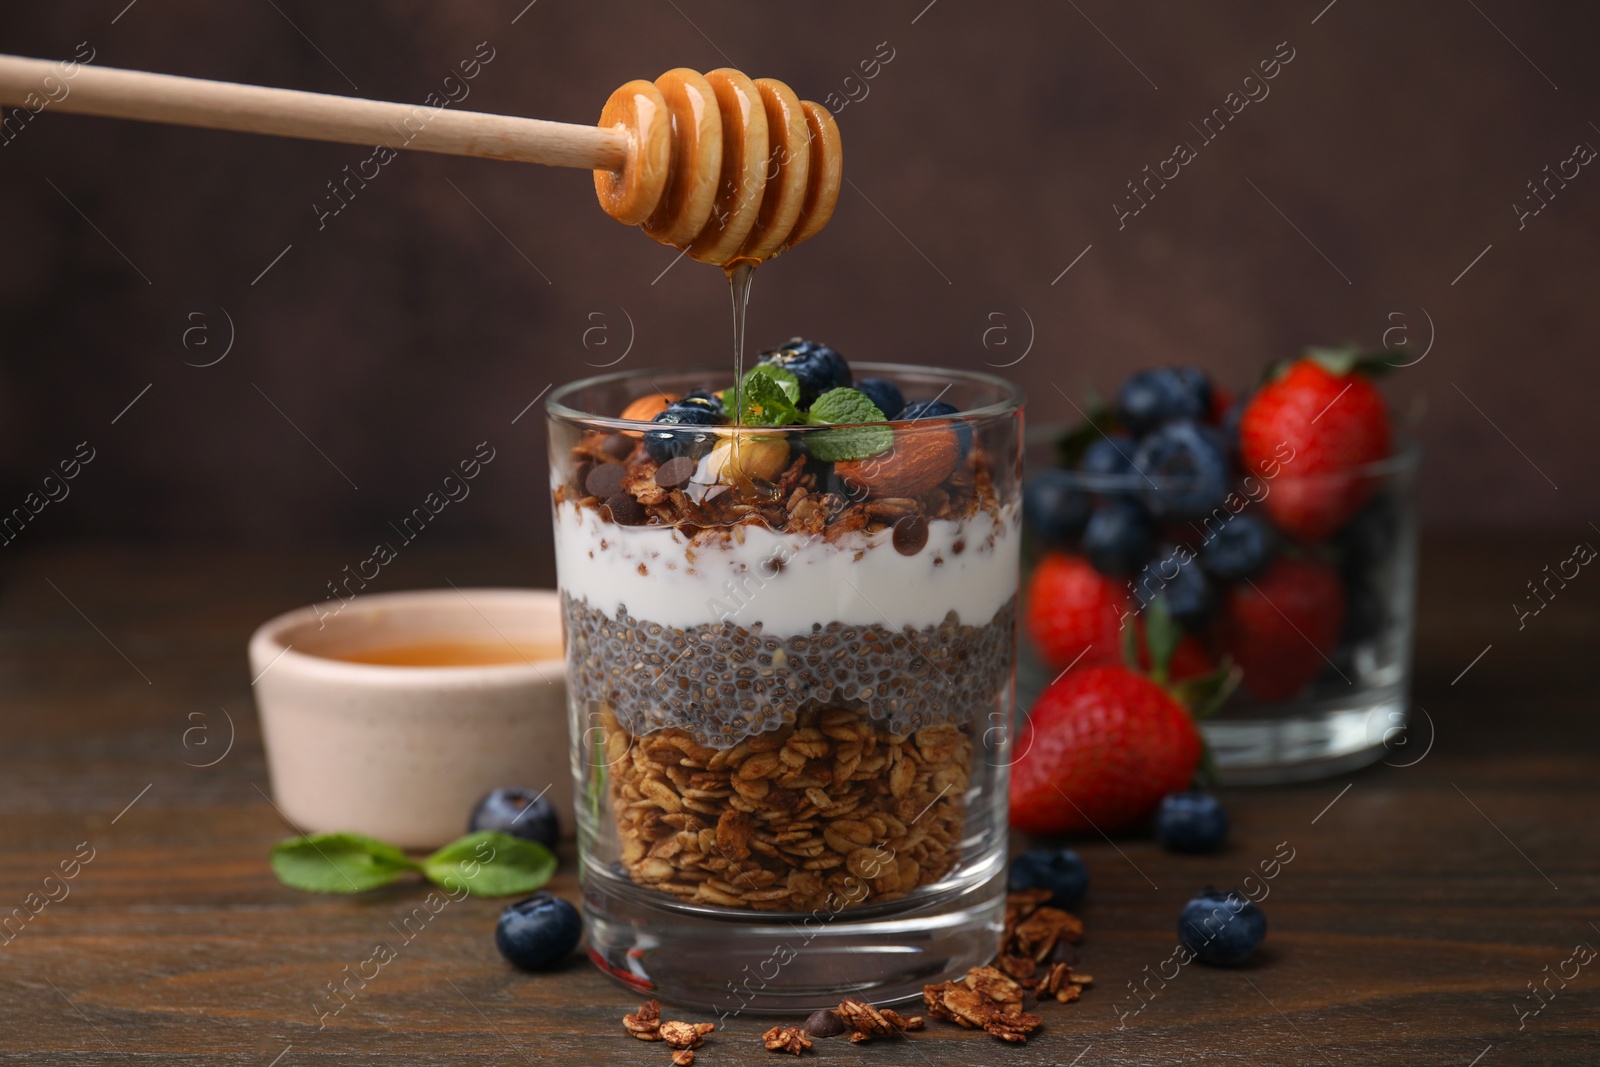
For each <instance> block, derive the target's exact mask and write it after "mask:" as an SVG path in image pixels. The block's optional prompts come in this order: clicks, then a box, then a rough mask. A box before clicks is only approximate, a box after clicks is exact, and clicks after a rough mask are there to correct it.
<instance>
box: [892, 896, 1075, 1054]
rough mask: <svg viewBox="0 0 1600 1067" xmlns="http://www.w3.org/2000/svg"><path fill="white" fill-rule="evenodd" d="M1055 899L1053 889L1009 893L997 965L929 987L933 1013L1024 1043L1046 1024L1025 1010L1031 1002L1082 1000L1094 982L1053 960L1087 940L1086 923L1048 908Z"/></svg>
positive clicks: (1065, 963)
mask: <svg viewBox="0 0 1600 1067" xmlns="http://www.w3.org/2000/svg"><path fill="white" fill-rule="evenodd" d="M1050 897H1051V891H1050V890H1048V889H1026V890H1023V891H1021V892H1018V893H1009V894H1007V895H1006V925H1005V932H1004V934H1002V936H1001V939H1000V955H999V956H998V957H997V958H996V961H995V962H996V964H998V966H995V965H990V966H988V967H974V968H972V969H971V970H969V971H968V972H967V973H966V975H965V976H964V977H962V978H960V979H957V980H955V981H952V982H943V983H941V984H939V985H930V986H924V987H923V990H922V999H923V1000H924V1002H926V1003H927V1005H928V1014H929V1015H931V1016H933V1017H934V1018H935V1019H944V1020H946V1021H948V1022H953V1023H958V1024H960V1025H961V1026H965V1027H968V1028H969V1029H981V1030H983V1031H985V1032H986V1033H990V1034H993V1035H994V1036H995V1037H998V1038H999V1039H1000V1040H1002V1041H1009V1042H1013V1043H1017V1044H1020V1043H1022V1042H1024V1041H1026V1040H1027V1039H1028V1034H1030V1033H1032V1032H1033V1031H1034V1030H1035V1029H1037V1028H1038V1027H1039V1025H1040V1024H1041V1023H1042V1022H1043V1021H1044V1020H1043V1019H1041V1018H1039V1016H1037V1015H1033V1014H1030V1013H1029V1012H1026V1011H1024V1010H1023V1008H1024V1007H1025V1006H1026V1002H1027V1000H1028V999H1030V997H1037V998H1039V999H1041V1000H1042V999H1043V998H1045V997H1051V998H1054V999H1055V1000H1056V1001H1057V1002H1058V1003H1062V1004H1066V1003H1070V1002H1071V1001H1074V1000H1077V999H1078V997H1079V996H1080V995H1082V993H1083V987H1084V986H1087V985H1090V984H1092V983H1093V982H1094V978H1093V977H1091V976H1090V975H1087V974H1078V973H1077V972H1075V971H1074V970H1073V969H1072V964H1071V962H1069V961H1067V960H1059V959H1054V958H1053V957H1055V956H1057V955H1061V954H1063V953H1062V952H1061V949H1062V947H1064V946H1067V945H1073V944H1076V943H1077V942H1078V941H1080V940H1082V938H1083V924H1082V923H1081V922H1079V921H1078V920H1077V918H1076V917H1074V916H1073V915H1071V914H1069V913H1068V912H1065V911H1062V910H1061V909H1060V908H1051V907H1045V906H1043V905H1044V902H1045V901H1047V900H1049V899H1050ZM1041 965H1043V966H1044V968H1045V972H1044V974H1043V975H1042V976H1040V975H1039V974H1038V969H1039V967H1040V966H1041Z"/></svg>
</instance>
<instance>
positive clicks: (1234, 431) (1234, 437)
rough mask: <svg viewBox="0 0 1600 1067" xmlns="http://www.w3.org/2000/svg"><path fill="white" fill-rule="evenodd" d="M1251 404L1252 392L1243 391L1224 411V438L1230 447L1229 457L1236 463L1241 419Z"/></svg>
mask: <svg viewBox="0 0 1600 1067" xmlns="http://www.w3.org/2000/svg"><path fill="white" fill-rule="evenodd" d="M1249 406H1250V394H1249V393H1241V394H1240V395H1239V396H1238V398H1236V399H1235V400H1234V402H1233V403H1231V404H1229V405H1228V410H1227V411H1225V412H1223V413H1222V426H1221V427H1220V429H1221V430H1222V440H1223V443H1224V444H1226V445H1227V447H1228V459H1229V460H1231V461H1232V462H1233V463H1235V464H1237V463H1238V462H1239V420H1240V419H1242V418H1244V409H1245V408H1247V407H1249Z"/></svg>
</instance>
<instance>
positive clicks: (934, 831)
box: [601, 707, 972, 912]
mask: <svg viewBox="0 0 1600 1067" xmlns="http://www.w3.org/2000/svg"><path fill="white" fill-rule="evenodd" d="M601 722H602V727H603V729H604V732H605V739H606V740H605V744H606V748H605V759H606V766H607V777H608V789H609V792H610V803H611V809H612V814H613V816H614V818H615V820H616V825H617V830H618V833H619V836H620V838H621V842H622V864H623V867H624V868H625V869H626V871H627V873H628V876H629V877H630V878H631V879H632V880H633V881H634V882H636V883H638V884H639V885H641V886H645V887H647V888H650V889H654V890H658V891H660V892H663V893H668V894H671V895H672V896H675V897H677V898H679V899H681V900H684V901H687V902H691V903H696V904H709V905H718V906H723V907H730V908H750V909H754V910H758V911H798V912H809V911H813V910H816V909H818V908H822V907H824V906H826V907H828V908H829V910H830V911H832V910H838V909H839V908H840V907H859V906H861V905H863V904H868V903H874V902H878V901H886V900H894V899H897V898H899V897H902V896H905V895H906V894H907V893H909V892H911V891H912V890H914V889H916V888H917V887H918V886H923V885H927V884H929V883H932V882H935V881H937V880H939V879H940V878H942V877H944V876H945V875H946V874H948V873H949V872H950V870H951V869H952V868H953V867H954V866H955V864H956V861H957V859H958V858H959V855H960V846H961V838H962V824H963V821H964V818H965V813H966V797H965V794H966V789H967V780H968V775H969V772H970V768H971V762H972V739H971V731H970V728H969V727H968V726H966V725H956V724H953V723H951V724H942V725H934V726H926V727H923V728H922V729H920V730H917V731H915V732H913V733H906V734H897V733H892V732H890V731H889V730H887V729H885V728H884V727H883V726H882V725H881V724H880V723H877V722H874V721H872V720H871V719H869V718H868V717H866V716H865V715H863V714H862V713H861V711H860V710H858V709H853V708H839V707H832V708H829V707H810V708H806V709H804V710H802V711H801V712H800V713H799V715H798V716H797V718H796V720H795V721H794V722H793V723H789V724H785V725H783V726H781V727H779V728H777V729H775V730H770V731H767V732H765V733H761V734H757V735H755V736H753V737H748V738H745V739H744V740H742V741H740V742H739V743H738V744H736V745H734V746H732V747H730V748H721V749H717V748H711V747H708V746H705V745H701V744H699V743H698V742H696V741H695V740H694V738H693V737H691V736H690V735H689V734H688V732H687V731H684V730H680V729H666V730H658V731H655V732H654V733H650V734H647V735H644V736H638V735H635V734H633V733H631V732H629V731H628V730H626V729H624V728H623V727H622V725H621V724H620V723H619V722H618V721H617V719H616V718H615V716H612V715H610V714H603V715H602V718H601Z"/></svg>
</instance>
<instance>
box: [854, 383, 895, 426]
mask: <svg viewBox="0 0 1600 1067" xmlns="http://www.w3.org/2000/svg"><path fill="white" fill-rule="evenodd" d="M855 387H856V390H857V391H858V392H862V393H865V394H867V399H868V400H870V401H872V405H873V407H875V408H877V409H878V410H879V411H881V412H883V417H884V418H886V419H892V418H894V416H895V414H896V413H897V412H899V411H900V409H901V408H903V407H905V406H906V396H905V394H904V393H902V392H901V391H900V387H899V386H898V385H896V384H894V383H893V382H891V381H890V380H889V379H887V378H863V379H861V380H860V381H859V382H857V383H856V385H855Z"/></svg>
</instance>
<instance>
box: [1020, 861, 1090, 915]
mask: <svg viewBox="0 0 1600 1067" xmlns="http://www.w3.org/2000/svg"><path fill="white" fill-rule="evenodd" d="M1088 888H1089V868H1088V867H1085V866H1084V865H1083V860H1082V859H1080V858H1079V857H1078V854H1077V853H1076V852H1074V851H1072V849H1070V848H1030V849H1029V850H1028V851H1026V852H1024V853H1023V854H1022V855H1020V856H1018V857H1017V858H1016V859H1014V860H1012V861H1011V869H1010V870H1009V871H1008V872H1006V891H1007V892H1011V893H1015V892H1017V891H1018V890H1021V889H1048V890H1050V891H1051V892H1053V893H1054V894H1055V896H1053V897H1051V898H1050V900H1049V903H1050V904H1051V905H1052V906H1053V907H1057V908H1064V907H1067V906H1068V905H1070V904H1071V903H1072V902H1073V901H1075V900H1077V899H1078V898H1079V897H1081V896H1083V894H1084V891H1085V890H1086V889H1088Z"/></svg>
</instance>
